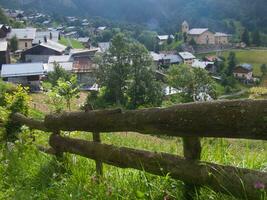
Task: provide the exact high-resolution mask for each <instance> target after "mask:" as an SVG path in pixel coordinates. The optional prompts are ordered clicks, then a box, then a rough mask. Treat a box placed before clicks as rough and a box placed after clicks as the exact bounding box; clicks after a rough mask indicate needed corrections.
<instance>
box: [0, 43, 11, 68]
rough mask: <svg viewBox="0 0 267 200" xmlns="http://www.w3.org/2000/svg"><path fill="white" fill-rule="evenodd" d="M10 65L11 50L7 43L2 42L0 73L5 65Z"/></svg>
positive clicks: (0, 47) (0, 45)
mask: <svg viewBox="0 0 267 200" xmlns="http://www.w3.org/2000/svg"><path fill="white" fill-rule="evenodd" d="M9 63H10V50H9V46H8V43H7V41H0V71H1V70H2V65H3V64H9Z"/></svg>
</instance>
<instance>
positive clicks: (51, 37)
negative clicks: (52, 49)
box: [49, 32, 53, 40]
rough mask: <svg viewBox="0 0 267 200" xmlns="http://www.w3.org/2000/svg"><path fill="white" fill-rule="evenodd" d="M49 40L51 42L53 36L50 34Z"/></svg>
mask: <svg viewBox="0 0 267 200" xmlns="http://www.w3.org/2000/svg"><path fill="white" fill-rule="evenodd" d="M49 39H50V40H52V39H53V35H52V33H51V32H50V34H49Z"/></svg>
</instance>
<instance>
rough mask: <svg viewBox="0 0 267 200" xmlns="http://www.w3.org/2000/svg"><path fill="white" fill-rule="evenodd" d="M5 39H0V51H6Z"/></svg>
mask: <svg viewBox="0 0 267 200" xmlns="http://www.w3.org/2000/svg"><path fill="white" fill-rule="evenodd" d="M7 47H8V44H7V41H0V51H7Z"/></svg>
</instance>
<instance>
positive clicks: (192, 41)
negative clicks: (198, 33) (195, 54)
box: [189, 38, 197, 46]
mask: <svg viewBox="0 0 267 200" xmlns="http://www.w3.org/2000/svg"><path fill="white" fill-rule="evenodd" d="M189 44H190V45H192V46H196V45H197V43H196V41H195V40H194V38H191V40H190V41H189Z"/></svg>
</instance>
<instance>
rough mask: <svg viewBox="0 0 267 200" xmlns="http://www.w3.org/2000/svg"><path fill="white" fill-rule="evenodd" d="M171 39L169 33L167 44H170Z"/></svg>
mask: <svg viewBox="0 0 267 200" xmlns="http://www.w3.org/2000/svg"><path fill="white" fill-rule="evenodd" d="M172 41H173V39H172V37H171V36H170V35H169V36H168V39H167V44H171V43H172Z"/></svg>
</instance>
